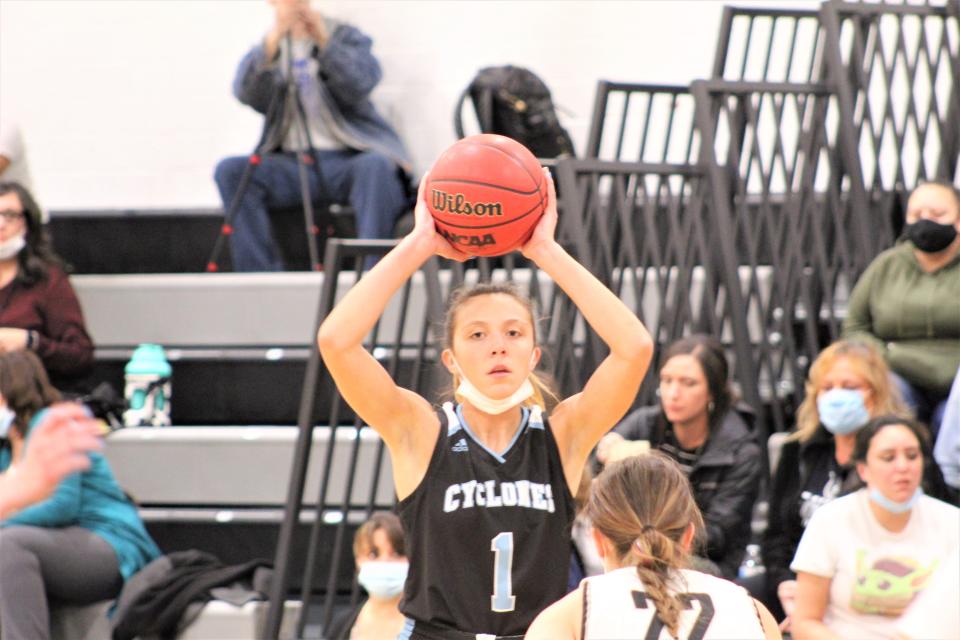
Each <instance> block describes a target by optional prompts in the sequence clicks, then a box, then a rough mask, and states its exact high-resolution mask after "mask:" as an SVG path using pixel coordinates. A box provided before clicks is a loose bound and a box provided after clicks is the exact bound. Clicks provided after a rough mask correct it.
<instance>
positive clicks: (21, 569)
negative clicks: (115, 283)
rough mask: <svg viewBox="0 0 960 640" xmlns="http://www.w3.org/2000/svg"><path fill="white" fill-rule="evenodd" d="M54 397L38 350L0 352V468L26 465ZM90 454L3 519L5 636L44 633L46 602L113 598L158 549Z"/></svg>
mask: <svg viewBox="0 0 960 640" xmlns="http://www.w3.org/2000/svg"><path fill="white" fill-rule="evenodd" d="M59 400H60V394H59V393H58V392H57V390H56V389H54V388H53V387H52V386H51V385H50V382H49V380H48V379H47V374H46V372H45V371H44V370H43V365H41V364H40V360H39V359H38V358H37V356H36V355H35V354H33V353H31V352H29V351H23V350H20V351H13V352H8V353H3V354H0V426H5V433H4V438H3V440H2V445H0V472H4V471H8V470H9V469H17V468H18V466H19V465H20V464H22V463H23V462H24V460H25V457H26V454H27V451H28V449H29V445H30V443H29V439H30V437H31V432H32V430H33V429H34V428H35V427H37V426H38V425H39V424H40V423H41V422H42V421H43V420H44V418H45V414H46V409H47V408H48V407H50V406H51V405H53V404H55V403H57V402H58V401H59ZM53 410H56V409H53ZM88 456H89V462H90V464H89V467H88V468H87V469H86V470H83V471H80V472H78V473H74V474H72V475H69V476H67V477H66V478H65V479H64V480H63V481H62V482H60V484H59V485H58V486H57V488H56V490H55V491H54V492H53V495H52V496H51V497H50V498H49V499H47V500H45V501H43V502H40V503H37V504H34V505H32V506H30V507H27V508H25V509H23V510H22V511H20V512H19V513H16V514H14V515H13V516H12V517H9V518H7V519H6V520H3V521H0V636H2V637H3V640H44V639H45V638H48V637H49V636H50V621H49V614H48V603H49V601H50V600H51V599H53V600H57V601H59V602H64V603H68V604H91V603H94V602H99V601H101V600H109V599H111V598H115V597H116V596H117V594H118V593H120V589H121V588H122V587H123V583H124V581H125V580H126V579H127V578H129V577H130V576H132V575H133V574H134V573H135V572H137V571H138V570H139V569H141V568H142V567H144V566H145V565H146V564H147V563H148V562H150V561H151V560H153V559H154V558H155V557H157V556H158V555H159V554H160V551H159V549H157V546H156V545H155V544H154V542H153V540H151V539H150V536H149V534H148V533H147V531H146V529H145V528H144V525H143V522H142V521H141V520H140V516H139V515H138V514H137V508H136V507H135V506H134V505H133V504H132V503H131V502H130V500H129V499H128V498H127V497H126V495H125V494H124V493H123V491H122V490H121V489H120V487H119V485H118V484H117V481H116V479H115V478H114V476H113V472H112V471H111V469H110V465H109V464H108V463H107V460H106V458H104V457H103V456H102V455H100V454H99V453H95V452H91V453H89V454H88ZM15 477H16V475H15V476H14V478H15Z"/></svg>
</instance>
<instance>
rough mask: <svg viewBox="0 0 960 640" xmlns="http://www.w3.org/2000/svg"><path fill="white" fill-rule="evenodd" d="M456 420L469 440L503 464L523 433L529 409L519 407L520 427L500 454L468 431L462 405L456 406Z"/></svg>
mask: <svg viewBox="0 0 960 640" xmlns="http://www.w3.org/2000/svg"><path fill="white" fill-rule="evenodd" d="M457 418H459V419H460V420H459V421H460V424H461V426H463V430H464V431H466V432H467V435H469V436H470V439H471V440H473V441H474V442H476V443H477V444H478V445H480V447H482V448H483V450H484V451H486V452H487V453H489V454H490V455H491V456H493V457H494V459H496V461H497V462H499V463H500V464H503V463H504V462H506V459H505V456H506V455H507V453H509V452H510V449H512V448H513V445H515V444H516V443H517V440H519V439H520V434H522V433H523V428H524V427H525V426H527V420H528V419H529V418H530V409H528V408H526V407H520V426H518V427H517V431H516V433H514V434H513V438H512V439H511V440H510V443H509V444H508V445H507V446H506V448H504V450H503V452H502V453H497V452H496V451H493V450H491V449H490V448H489V447H487V445H485V444H483V443H482V442H480V439H479V438H477V436H476V435H474V433H473V431H471V430H470V425H469V424H467V420H466V418H464V417H463V405H462V404H458V405H457ZM541 426H542V425H541ZM454 433H456V432H454Z"/></svg>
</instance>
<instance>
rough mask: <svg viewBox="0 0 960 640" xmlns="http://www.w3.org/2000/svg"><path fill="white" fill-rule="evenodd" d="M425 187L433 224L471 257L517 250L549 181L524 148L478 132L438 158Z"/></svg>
mask: <svg viewBox="0 0 960 640" xmlns="http://www.w3.org/2000/svg"><path fill="white" fill-rule="evenodd" d="M426 180H427V183H426V184H425V185H424V196H423V197H424V200H426V202H425V203H424V204H426V206H427V209H428V210H429V211H430V214H431V215H432V216H433V222H434V226H435V227H436V229H437V231H439V232H440V233H441V234H443V237H444V238H446V239H447V242H449V243H450V244H451V245H454V246H456V247H457V248H458V249H460V251H462V252H463V253H466V254H468V255H474V256H499V255H503V254H505V253H509V252H511V251H514V250H516V249H521V248H522V247H523V245H524V243H526V242H527V241H528V240H529V239H530V235H531V234H532V233H533V229H534V227H536V226H537V222H538V221H539V220H540V218H541V216H542V215H543V213H544V211H546V208H547V204H548V197H549V196H548V192H549V183H548V181H547V179H546V176H544V173H543V168H542V167H541V166H540V163H539V162H538V161H537V159H536V158H535V157H534V156H533V154H532V153H530V151H529V150H527V149H526V148H525V147H524V146H523V145H522V144H520V143H519V142H517V141H516V140H511V139H510V138H506V137H504V136H498V135H495V134H491V133H481V134H478V135H475V136H470V137H469V138H464V139H463V140H460V141H459V142H457V143H455V144H453V145H452V146H451V147H450V148H448V149H447V150H446V151H444V152H443V153H442V154H440V157H439V158H437V161H436V162H435V163H434V164H433V168H431V169H430V173H429V175H428V176H427V178H426Z"/></svg>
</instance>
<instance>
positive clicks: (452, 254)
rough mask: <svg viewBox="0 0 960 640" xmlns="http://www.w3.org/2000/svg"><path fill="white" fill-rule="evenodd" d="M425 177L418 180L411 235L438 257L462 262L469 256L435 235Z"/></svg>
mask: <svg viewBox="0 0 960 640" xmlns="http://www.w3.org/2000/svg"><path fill="white" fill-rule="evenodd" d="M426 185H427V176H426V175H424V176H423V179H422V180H420V187H419V188H418V189H417V206H416V208H415V209H414V210H413V216H414V221H415V223H414V227H413V231H412V232H411V235H413V236H415V237H416V238H418V239H420V240H422V241H423V242H425V243H427V245H428V246H429V247H430V249H431V251H432V252H433V253H435V254H437V255H438V256H441V257H443V258H448V259H450V260H456V261H457V262H464V261H465V260H467V259H468V258H470V256H468V255H467V254H465V253H463V252H462V251H460V250H458V249H456V248H455V247H454V246H453V245H451V244H450V243H449V242H447V241H446V239H445V238H444V237H443V236H441V235H440V234H439V233H437V227H436V225H435V224H434V220H433V216H432V215H430V211H429V210H428V209H427V200H426V191H427V187H426Z"/></svg>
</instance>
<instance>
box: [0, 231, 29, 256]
mask: <svg viewBox="0 0 960 640" xmlns="http://www.w3.org/2000/svg"><path fill="white" fill-rule="evenodd" d="M25 246H27V234H26V233H21V234H20V235H18V236H14V237H12V238H10V239H9V240H6V241H4V242H0V260H9V259H10V258H15V257H17V254H18V253H20V252H21V251H23V248H24V247H25Z"/></svg>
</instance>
